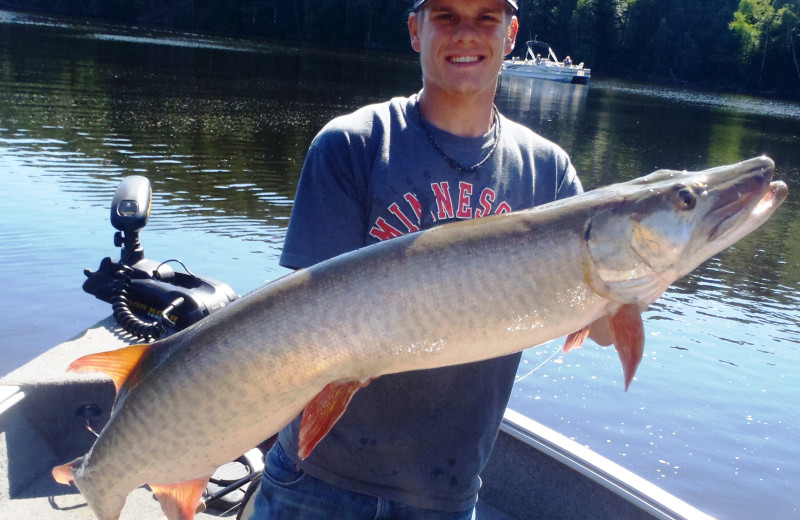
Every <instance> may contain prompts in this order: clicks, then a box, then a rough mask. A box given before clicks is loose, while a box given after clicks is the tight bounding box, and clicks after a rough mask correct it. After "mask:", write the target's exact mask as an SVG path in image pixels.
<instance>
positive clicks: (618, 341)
mask: <svg viewBox="0 0 800 520" xmlns="http://www.w3.org/2000/svg"><path fill="white" fill-rule="evenodd" d="M608 324H609V329H610V331H611V341H612V342H613V343H614V348H616V349H617V354H619V360H620V361H621V362H622V373H623V375H624V376H625V391H626V392H627V391H628V386H630V384H631V381H632V380H633V375H634V374H635V373H636V368H637V367H638V366H639V362H640V361H641V360H642V354H643V353H644V325H643V324H642V314H641V312H639V307H638V306H637V305H634V304H628V305H623V306H621V307H620V308H619V310H617V312H615V313H614V314H612V315H611V316H610V317H609V319H608Z"/></svg>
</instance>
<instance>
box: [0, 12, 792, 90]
mask: <svg viewBox="0 0 800 520" xmlns="http://www.w3.org/2000/svg"><path fill="white" fill-rule="evenodd" d="M520 4H521V5H520V7H521V12H520V15H519V18H520V37H519V41H518V47H517V50H516V51H515V54H517V55H520V56H522V55H524V52H525V45H524V42H525V40H527V39H533V38H534V37H535V38H538V39H539V40H543V41H547V42H549V43H550V44H551V46H552V47H553V48H554V50H555V51H556V52H557V53H558V54H559V55H560V56H564V55H570V56H572V57H573V59H574V60H575V61H582V62H584V63H585V64H586V66H587V67H591V68H592V69H593V71H592V72H593V75H596V76H599V77H624V78H630V79H638V80H650V81H666V82H678V83H687V84H691V85H696V86H702V87H707V88H712V89H725V90H736V91H747V92H755V93H768V94H778V95H784V96H791V97H796V98H800V0H703V1H698V0H522V1H521V2H520ZM410 5H411V1H410V0H80V1H75V0H0V7H4V8H11V9H15V10H21V11H28V12H30V11H34V12H37V11H38V12H47V13H53V14H63V15H69V16H77V17H83V18H97V19H104V20H109V21H114V22H121V23H126V24H138V25H147V26H159V27H169V28H173V29H179V30H186V31H193V32H202V33H216V34H225V35H233V36H244V37H259V38H269V39H272V40H281V41H299V42H307V43H310V44H317V45H329V46H330V45H333V46H336V47H340V48H341V47H345V48H348V47H349V48H362V49H370V50H376V51H387V52H399V53H410V52H411V49H410V47H409V44H408V33H407V29H406V25H405V19H406V17H407V15H408V13H409V11H410Z"/></svg>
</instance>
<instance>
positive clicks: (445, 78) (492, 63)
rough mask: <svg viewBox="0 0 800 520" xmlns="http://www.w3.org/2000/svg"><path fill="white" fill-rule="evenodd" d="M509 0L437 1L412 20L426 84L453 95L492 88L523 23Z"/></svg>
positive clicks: (411, 29) (412, 30) (415, 45)
mask: <svg viewBox="0 0 800 520" xmlns="http://www.w3.org/2000/svg"><path fill="white" fill-rule="evenodd" d="M506 5H507V4H506V3H505V2H504V1H503V0H431V1H430V2H428V3H427V4H426V5H425V7H423V8H422V10H420V12H418V13H412V14H411V16H410V17H409V19H408V28H409V34H410V36H411V46H412V47H413V48H414V50H415V51H417V52H419V53H420V61H421V64H422V74H423V82H424V87H425V88H426V89H440V90H442V91H444V92H446V93H448V94H451V95H452V94H461V95H476V94H480V93H483V92H485V91H486V90H487V89H491V90H492V95H494V88H495V86H496V81H497V75H498V73H499V71H500V67H501V66H502V64H503V59H504V58H505V56H506V55H507V54H509V53H510V52H511V51H512V50H513V49H514V43H515V41H516V35H517V29H518V23H517V19H516V17H512V15H511V14H510V13H509V12H508V9H507V7H506Z"/></svg>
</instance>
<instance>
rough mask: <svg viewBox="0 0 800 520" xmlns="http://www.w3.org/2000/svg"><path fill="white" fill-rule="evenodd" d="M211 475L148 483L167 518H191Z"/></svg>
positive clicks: (172, 519) (187, 519)
mask: <svg viewBox="0 0 800 520" xmlns="http://www.w3.org/2000/svg"><path fill="white" fill-rule="evenodd" d="M210 478H211V475H209V476H207V477H203V478H198V479H195V480H189V481H186V482H178V483H177V484H155V485H153V484H150V489H151V490H152V491H153V494H155V496H156V498H157V499H158V502H159V503H160V504H161V509H162V511H164V514H165V515H167V519H168V520H193V519H194V514H195V512H197V511H198V505H199V504H200V499H201V498H202V497H203V490H205V488H206V485H207V484H208V480H209V479H210Z"/></svg>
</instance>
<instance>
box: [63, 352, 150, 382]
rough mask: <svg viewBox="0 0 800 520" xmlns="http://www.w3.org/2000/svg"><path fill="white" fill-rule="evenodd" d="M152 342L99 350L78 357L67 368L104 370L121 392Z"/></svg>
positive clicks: (70, 369)
mask: <svg viewBox="0 0 800 520" xmlns="http://www.w3.org/2000/svg"><path fill="white" fill-rule="evenodd" d="M151 346H152V344H142V345H132V346H130V347H123V348H121V349H119V350H112V351H109V352H99V353H97V354H89V355H88V356H83V357H82V358H78V359H76V360H75V361H73V362H72V363H70V365H69V367H68V368H67V370H68V371H70V372H79V373H83V372H102V373H104V374H106V375H107V376H109V377H110V378H111V379H112V380H113V381H114V386H115V387H117V391H118V392H119V389H120V387H122V385H123V384H124V383H125V381H126V380H128V379H129V378H130V376H131V374H132V373H134V372H135V368H136V367H137V365H138V364H139V361H141V359H142V357H143V356H144V355H145V353H147V351H148V350H149V349H150V347H151Z"/></svg>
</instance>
